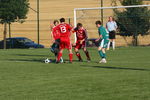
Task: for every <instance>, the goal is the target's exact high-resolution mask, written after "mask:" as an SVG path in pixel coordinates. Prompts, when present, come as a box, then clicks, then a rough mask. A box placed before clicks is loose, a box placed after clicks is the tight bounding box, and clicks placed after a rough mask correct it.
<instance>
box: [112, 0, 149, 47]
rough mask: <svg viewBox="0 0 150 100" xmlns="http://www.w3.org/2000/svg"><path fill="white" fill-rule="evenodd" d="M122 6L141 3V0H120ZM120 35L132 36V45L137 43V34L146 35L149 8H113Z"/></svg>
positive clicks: (147, 31)
mask: <svg viewBox="0 0 150 100" xmlns="http://www.w3.org/2000/svg"><path fill="white" fill-rule="evenodd" d="M120 2H121V4H122V5H123V6H129V5H142V4H143V2H142V0H120ZM114 12H115V15H116V21H117V23H118V26H119V29H120V33H121V35H125V36H133V45H134V46H137V45H138V35H139V34H141V35H142V36H143V35H147V34H148V33H149V30H150V28H149V27H150V26H149V25H150V10H149V9H148V8H147V7H138V8H126V9H124V10H123V11H119V10H117V9H114Z"/></svg>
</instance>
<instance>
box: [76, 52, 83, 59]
mask: <svg viewBox="0 0 150 100" xmlns="http://www.w3.org/2000/svg"><path fill="white" fill-rule="evenodd" d="M76 56H77V57H78V59H79V60H81V59H82V58H81V55H80V53H79V52H76Z"/></svg>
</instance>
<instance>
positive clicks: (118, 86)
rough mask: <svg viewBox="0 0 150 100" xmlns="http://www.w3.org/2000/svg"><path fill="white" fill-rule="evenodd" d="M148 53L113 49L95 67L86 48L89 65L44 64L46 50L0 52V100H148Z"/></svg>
mask: <svg viewBox="0 0 150 100" xmlns="http://www.w3.org/2000/svg"><path fill="white" fill-rule="evenodd" d="M149 51H150V47H128V48H117V49H116V50H115V51H111V50H110V51H108V52H107V55H108V63H107V64H98V63H97V62H98V61H99V56H98V54H97V50H96V48H90V54H91V57H92V62H90V63H87V62H83V63H79V62H77V59H76V57H74V63H73V64H67V63H65V64H54V63H53V64H45V63H43V62H42V60H43V59H45V58H47V57H49V55H48V54H50V55H51V56H52V54H51V53H50V52H49V50H48V49H21V50H18V49H13V50H0V100H150V54H149ZM82 55H83V53H82ZM50 58H53V57H50ZM67 58H68V57H67V54H66V52H65V55H64V59H67ZM84 58H85V56H84Z"/></svg>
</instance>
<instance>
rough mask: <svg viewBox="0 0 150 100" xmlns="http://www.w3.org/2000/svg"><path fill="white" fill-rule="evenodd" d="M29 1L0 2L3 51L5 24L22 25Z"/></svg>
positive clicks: (5, 0) (3, 0) (5, 33)
mask: <svg viewBox="0 0 150 100" xmlns="http://www.w3.org/2000/svg"><path fill="white" fill-rule="evenodd" d="M28 6H29V0H0V23H1V24H4V49H6V35H7V24H11V23H13V22H20V23H23V22H24V19H26V18H27V16H26V15H27V13H28V11H29V8H28Z"/></svg>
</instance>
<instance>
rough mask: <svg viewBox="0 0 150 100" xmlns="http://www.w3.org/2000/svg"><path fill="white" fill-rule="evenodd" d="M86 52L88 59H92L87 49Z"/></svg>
mask: <svg viewBox="0 0 150 100" xmlns="http://www.w3.org/2000/svg"><path fill="white" fill-rule="evenodd" d="M85 54H86V57H87V59H90V56H89V52H88V51H85Z"/></svg>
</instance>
